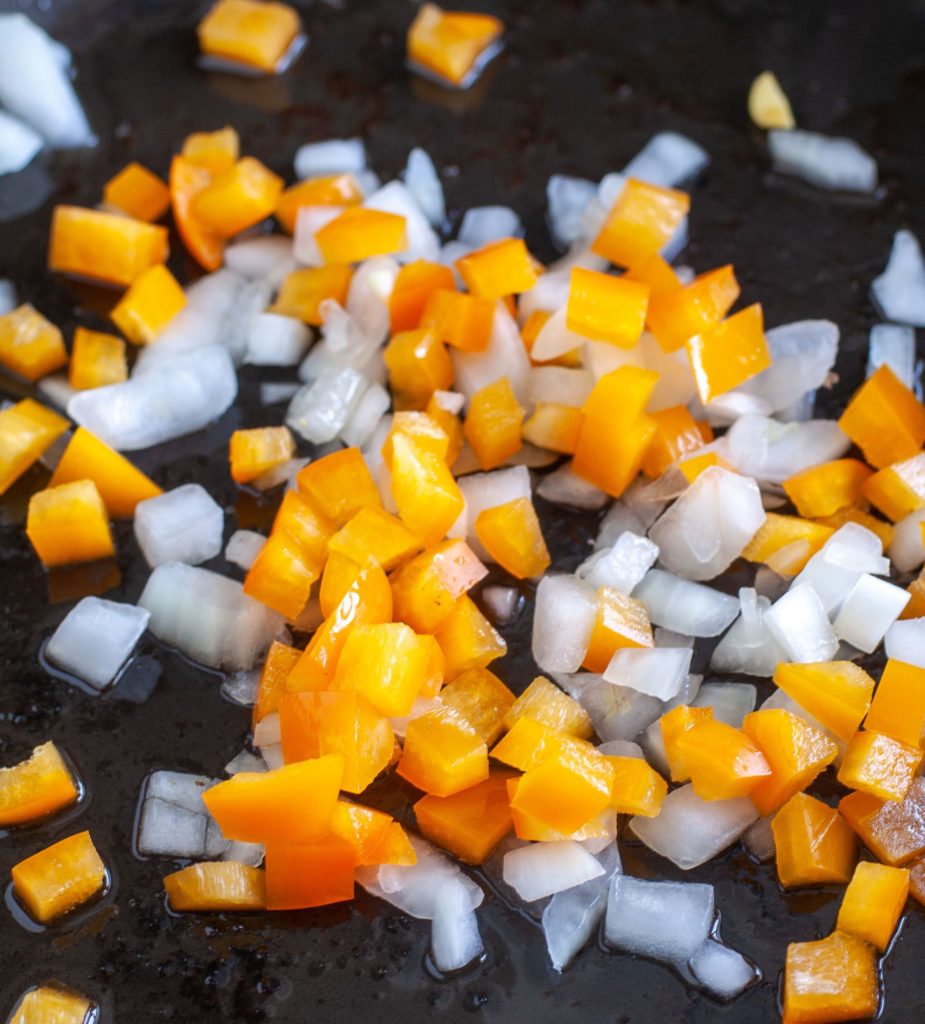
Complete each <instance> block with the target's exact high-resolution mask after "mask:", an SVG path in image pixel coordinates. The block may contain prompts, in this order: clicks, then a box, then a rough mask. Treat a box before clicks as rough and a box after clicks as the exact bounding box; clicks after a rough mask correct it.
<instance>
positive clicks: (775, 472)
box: [725, 416, 851, 483]
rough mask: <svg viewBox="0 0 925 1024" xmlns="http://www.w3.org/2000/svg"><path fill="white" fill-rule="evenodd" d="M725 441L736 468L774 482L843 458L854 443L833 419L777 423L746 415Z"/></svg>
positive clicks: (734, 425) (734, 426)
mask: <svg viewBox="0 0 925 1024" xmlns="http://www.w3.org/2000/svg"><path fill="white" fill-rule="evenodd" d="M725 441H726V446H727V454H728V458H729V461H730V462H731V463H732V465H733V466H734V467H735V468H736V469H738V470H739V471H740V472H742V473H748V474H749V475H750V476H753V477H754V478H755V479H756V480H766V481H769V482H771V483H783V481H784V480H787V479H788V478H789V477H791V476H794V475H795V474H796V473H800V472H802V471H803V470H804V469H809V468H810V467H811V466H817V465H819V463H820V462H829V461H831V460H832V459H838V458H841V456H842V455H844V454H845V452H846V451H848V448H849V447H850V445H851V442H850V441H849V440H848V438H847V436H846V435H845V434H844V433H843V432H842V430H841V428H840V427H839V426H838V423H836V422H835V421H834V420H809V421H808V422H807V423H778V422H777V420H773V419H769V418H767V417H764V416H743V417H742V418H741V419H739V420H737V421H736V422H735V424H733V426H732V427H731V428H730V430H729V433H728V434H726V437H725Z"/></svg>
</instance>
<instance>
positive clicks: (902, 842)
mask: <svg viewBox="0 0 925 1024" xmlns="http://www.w3.org/2000/svg"><path fill="white" fill-rule="evenodd" d="M838 810H839V812H840V813H841V815H842V816H843V817H844V818H845V820H846V821H847V822H848V824H849V825H850V826H851V827H852V828H853V829H854V831H855V832H856V833H857V835H858V837H859V838H860V840H861V842H862V843H863V844H864V845H865V846H866V847H867V849H868V850H870V852H871V853H872V854H873V855H874V856H875V857H876V858H877V860H879V861H881V862H882V863H884V864H890V865H892V866H893V867H902V866H903V865H904V864H908V863H909V861H911V860H914V859H915V858H916V857H921V856H922V854H923V853H925V780H923V779H921V778H918V779H916V780H915V782H914V783H913V784H912V788H911V789H910V790H909V792H908V793H907V794H906V798H905V799H904V800H881V799H879V798H878V797H875V796H872V795H871V794H870V793H862V792H859V791H858V792H854V793H849V794H848V795H847V796H846V797H842V799H841V801H840V802H839V804H838Z"/></svg>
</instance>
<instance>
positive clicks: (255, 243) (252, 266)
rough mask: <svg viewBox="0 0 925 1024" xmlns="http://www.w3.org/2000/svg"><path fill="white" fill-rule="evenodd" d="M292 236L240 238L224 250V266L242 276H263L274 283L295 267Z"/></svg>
mask: <svg viewBox="0 0 925 1024" xmlns="http://www.w3.org/2000/svg"><path fill="white" fill-rule="evenodd" d="M295 265H296V262H295V254H294V253H293V250H292V239H291V238H290V237H289V236H288V235H261V236H260V237H258V238H243V239H241V240H240V241H238V242H235V243H234V244H233V245H229V246H228V248H227V249H225V266H226V267H227V268H228V269H229V270H233V271H234V272H235V273H237V274H240V275H241V276H242V277H247V278H255V277H262V278H265V279H266V280H267V281H270V282H271V283H272V284H274V285H278V284H280V283H281V282H282V280H283V278H284V277H285V276H286V275H287V274H288V273H289V272H290V271H292V270H295Z"/></svg>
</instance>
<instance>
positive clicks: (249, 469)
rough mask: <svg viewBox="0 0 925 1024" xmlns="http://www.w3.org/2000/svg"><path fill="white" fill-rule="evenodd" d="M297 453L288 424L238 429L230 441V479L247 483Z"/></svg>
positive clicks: (239, 482)
mask: <svg viewBox="0 0 925 1024" xmlns="http://www.w3.org/2000/svg"><path fill="white" fill-rule="evenodd" d="M294 454H295V439H294V438H293V436H292V431H291V430H290V429H289V428H288V427H257V428H256V429H254V430H236V431H235V432H234V433H233V434H232V435H231V440H230V441H229V442H228V461H229V463H230V466H231V479H232V480H234V482H235V483H238V484H247V483H250V482H251V480H255V479H256V478H257V477H258V476H260V475H261V473H266V471H267V470H268V469H272V468H273V467H274V466H279V465H282V463H284V462H288V461H289V459H291V458H292V456H293V455H294Z"/></svg>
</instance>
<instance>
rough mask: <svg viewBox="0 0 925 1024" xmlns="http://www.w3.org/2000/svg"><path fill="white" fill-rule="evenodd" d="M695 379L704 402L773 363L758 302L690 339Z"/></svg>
mask: <svg viewBox="0 0 925 1024" xmlns="http://www.w3.org/2000/svg"><path fill="white" fill-rule="evenodd" d="M687 354H688V356H689V357H690V361H691V368H692V370H693V371H694V380H695V381H696V382H697V390H698V392H699V394H700V400H701V401H702V402H709V401H710V399H711V398H715V397H716V396H717V395H722V394H725V393H726V392H727V391H731V390H732V389H733V388H736V387H738V386H739V385H740V384H742V383H744V382H745V381H747V380H748V379H749V378H750V377H754V376H755V374H756V373H761V371H762V370H766V369H767V368H768V367H769V366H770V365H771V353H770V350H769V349H768V343H767V341H766V339H765V336H764V316H763V314H762V311H761V306H760V305H758V304H757V303H756V304H755V305H754V306H749V307H748V308H747V309H743V310H741V311H740V312H738V313H736V314H735V315H734V316H731V317H729V319H728V320H723V321H722V323H719V324H717V325H716V326H715V327H712V328H710V329H709V330H707V331H704V333H703V334H695V335H694V336H693V337H692V338H689V339H688V341H687Z"/></svg>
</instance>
